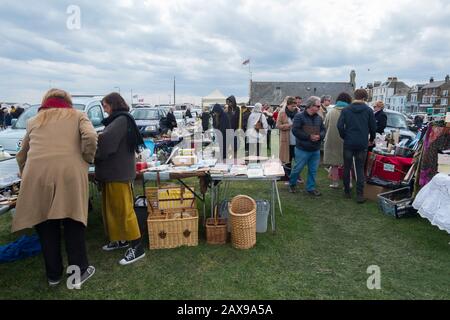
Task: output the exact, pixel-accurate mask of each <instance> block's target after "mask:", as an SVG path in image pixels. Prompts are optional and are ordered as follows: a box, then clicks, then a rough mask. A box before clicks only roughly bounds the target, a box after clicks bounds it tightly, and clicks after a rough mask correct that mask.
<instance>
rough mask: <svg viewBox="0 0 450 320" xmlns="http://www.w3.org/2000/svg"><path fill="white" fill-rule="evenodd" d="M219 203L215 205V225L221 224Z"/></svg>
mask: <svg viewBox="0 0 450 320" xmlns="http://www.w3.org/2000/svg"><path fill="white" fill-rule="evenodd" d="M218 211H219V210H218V205H216V206H215V207H214V225H215V226H217V225H218V224H219V214H218Z"/></svg>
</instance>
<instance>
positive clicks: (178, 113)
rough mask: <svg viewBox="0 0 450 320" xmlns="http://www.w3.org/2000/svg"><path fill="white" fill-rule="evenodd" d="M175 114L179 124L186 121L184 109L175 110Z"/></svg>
mask: <svg viewBox="0 0 450 320" xmlns="http://www.w3.org/2000/svg"><path fill="white" fill-rule="evenodd" d="M173 115H174V116H175V119H177V124H178V125H180V124H184V123H185V121H184V111H182V110H175V111H174V112H173Z"/></svg>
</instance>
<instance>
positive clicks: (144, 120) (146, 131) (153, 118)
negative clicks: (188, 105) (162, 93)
mask: <svg viewBox="0 0 450 320" xmlns="http://www.w3.org/2000/svg"><path fill="white" fill-rule="evenodd" d="M131 115H132V116H133V118H134V119H135V120H136V124H137V126H138V128H139V131H140V132H141V134H142V136H143V137H154V136H157V135H159V134H160V133H161V126H160V121H161V119H163V118H165V117H166V116H167V112H166V111H165V109H164V108H163V107H150V106H141V107H139V108H135V109H133V110H132V111H131Z"/></svg>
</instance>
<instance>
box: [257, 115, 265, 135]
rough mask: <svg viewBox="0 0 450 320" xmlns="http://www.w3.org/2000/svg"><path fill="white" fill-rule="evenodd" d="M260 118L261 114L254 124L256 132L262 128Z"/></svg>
mask: <svg viewBox="0 0 450 320" xmlns="http://www.w3.org/2000/svg"><path fill="white" fill-rule="evenodd" d="M261 117H262V114H261V115H260V116H259V119H258V121H257V122H256V123H255V130H256V131H259V130H261V129H263V128H264V127H263V125H262V122H261Z"/></svg>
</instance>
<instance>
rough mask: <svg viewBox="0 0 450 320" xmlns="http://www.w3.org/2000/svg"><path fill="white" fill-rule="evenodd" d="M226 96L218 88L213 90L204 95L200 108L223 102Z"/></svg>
mask: <svg viewBox="0 0 450 320" xmlns="http://www.w3.org/2000/svg"><path fill="white" fill-rule="evenodd" d="M225 100H226V97H225V96H224V95H223V93H222V92H220V91H219V90H217V89H216V90H214V91H213V92H211V93H210V94H209V95H207V96H206V97H203V98H202V108H204V107H208V106H210V105H212V104H216V103H218V104H225Z"/></svg>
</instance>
